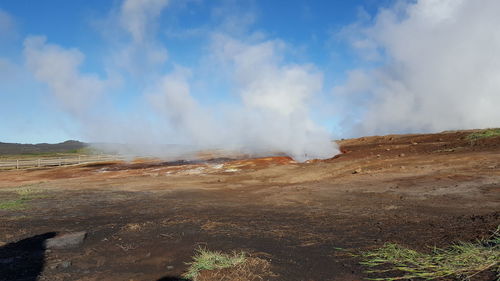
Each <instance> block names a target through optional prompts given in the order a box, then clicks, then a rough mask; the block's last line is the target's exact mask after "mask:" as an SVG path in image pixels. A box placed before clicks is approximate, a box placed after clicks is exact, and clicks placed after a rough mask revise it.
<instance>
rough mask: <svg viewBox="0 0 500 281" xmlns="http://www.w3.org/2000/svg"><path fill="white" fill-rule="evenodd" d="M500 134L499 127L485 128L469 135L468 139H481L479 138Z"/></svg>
mask: <svg viewBox="0 0 500 281" xmlns="http://www.w3.org/2000/svg"><path fill="white" fill-rule="evenodd" d="M499 136H500V128H497V129H485V130H480V131H478V132H475V133H472V134H470V135H468V136H467V139H468V140H472V141H474V140H479V139H484V138H492V137H499Z"/></svg>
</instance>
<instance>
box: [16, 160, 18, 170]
mask: <svg viewBox="0 0 500 281" xmlns="http://www.w3.org/2000/svg"><path fill="white" fill-rule="evenodd" d="M16 169H19V159H17V160H16Z"/></svg>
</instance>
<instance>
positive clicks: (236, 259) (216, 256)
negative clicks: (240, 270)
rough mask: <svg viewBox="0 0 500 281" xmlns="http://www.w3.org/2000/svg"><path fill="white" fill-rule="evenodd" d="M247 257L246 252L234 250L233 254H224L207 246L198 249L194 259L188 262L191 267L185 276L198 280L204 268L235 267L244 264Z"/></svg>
mask: <svg viewBox="0 0 500 281" xmlns="http://www.w3.org/2000/svg"><path fill="white" fill-rule="evenodd" d="M246 259H247V255H246V253H244V252H233V253H232V254H224V253H222V252H218V251H209V250H207V249H205V248H199V249H198V250H196V255H195V256H194V257H193V261H192V262H190V263H188V265H189V268H188V270H187V272H186V273H185V274H183V276H182V277H183V278H186V279H190V280H193V281H196V280H197V278H198V275H199V274H200V272H201V271H203V270H216V269H224V268H230V267H234V266H237V265H240V264H243V263H244V262H245V261H246Z"/></svg>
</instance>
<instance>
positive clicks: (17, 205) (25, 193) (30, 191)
mask: <svg viewBox="0 0 500 281" xmlns="http://www.w3.org/2000/svg"><path fill="white" fill-rule="evenodd" d="M15 193H16V194H17V198H16V199H11V200H5V201H0V210H10V211H15V210H23V209H25V208H26V203H27V202H29V201H30V200H32V199H40V198H46V197H47V195H45V194H42V193H43V190H40V189H34V188H32V187H30V186H25V187H21V188H19V189H16V190H15Z"/></svg>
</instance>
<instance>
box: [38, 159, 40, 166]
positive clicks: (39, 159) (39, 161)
mask: <svg viewBox="0 0 500 281" xmlns="http://www.w3.org/2000/svg"><path fill="white" fill-rule="evenodd" d="M38 168H40V159H38Z"/></svg>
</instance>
